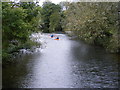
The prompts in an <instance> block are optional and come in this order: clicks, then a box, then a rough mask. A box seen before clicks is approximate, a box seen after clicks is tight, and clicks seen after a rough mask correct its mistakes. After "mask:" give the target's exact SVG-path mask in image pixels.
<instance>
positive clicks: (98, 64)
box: [2, 33, 119, 88]
mask: <svg viewBox="0 0 120 90" xmlns="http://www.w3.org/2000/svg"><path fill="white" fill-rule="evenodd" d="M50 35H51V34H42V35H41V34H39V33H35V34H33V37H35V40H36V41H37V42H42V45H41V47H40V48H39V47H38V48H36V49H34V51H33V52H28V51H24V50H23V51H24V52H23V51H22V53H20V54H19V55H18V56H17V57H16V58H15V60H17V62H18V63H16V64H14V65H10V66H8V67H5V68H3V69H2V70H3V71H2V72H3V73H2V74H3V76H2V78H3V83H2V84H3V88H118V59H119V58H118V55H115V54H109V53H107V52H105V50H104V49H103V48H100V47H97V46H92V45H87V44H85V43H84V42H82V41H80V40H75V39H71V37H68V36H67V35H65V34H54V35H55V36H59V37H60V40H54V38H50Z"/></svg>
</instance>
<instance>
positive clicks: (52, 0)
mask: <svg viewBox="0 0 120 90" xmlns="http://www.w3.org/2000/svg"><path fill="white" fill-rule="evenodd" d="M44 1H46V0H40V1H39V5H40V6H42V4H43V2H44ZM50 1H51V2H52V3H55V4H59V2H61V1H72V0H50Z"/></svg>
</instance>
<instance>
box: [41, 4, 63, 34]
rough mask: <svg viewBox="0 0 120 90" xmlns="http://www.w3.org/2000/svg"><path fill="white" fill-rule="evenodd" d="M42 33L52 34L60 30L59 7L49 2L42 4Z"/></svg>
mask: <svg viewBox="0 0 120 90" xmlns="http://www.w3.org/2000/svg"><path fill="white" fill-rule="evenodd" d="M41 15H42V16H41V17H42V26H43V32H54V31H58V30H60V28H61V26H60V22H61V7H60V6H59V5H55V4H53V3H51V2H44V4H43V8H42V12H41Z"/></svg>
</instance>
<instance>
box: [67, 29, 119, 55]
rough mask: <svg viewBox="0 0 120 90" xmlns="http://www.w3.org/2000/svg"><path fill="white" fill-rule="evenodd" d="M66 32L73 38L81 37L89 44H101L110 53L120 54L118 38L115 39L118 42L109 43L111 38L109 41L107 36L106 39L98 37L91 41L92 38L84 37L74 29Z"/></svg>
mask: <svg viewBox="0 0 120 90" xmlns="http://www.w3.org/2000/svg"><path fill="white" fill-rule="evenodd" d="M65 33H66V34H67V35H68V36H70V37H72V38H77V39H80V40H82V41H84V42H85V43H87V44H90V45H96V46H100V47H102V48H104V49H105V50H106V51H107V52H109V53H114V54H120V48H119V46H118V42H117V40H118V39H117V40H116V41H115V42H117V43H109V41H110V40H109V41H107V39H105V38H104V39H100V38H97V39H95V40H94V41H91V39H90V38H88V39H86V38H83V37H82V36H83V35H80V34H78V33H76V32H74V31H65ZM101 36H102V34H101ZM118 41H119V40H118ZM113 42H114V41H113Z"/></svg>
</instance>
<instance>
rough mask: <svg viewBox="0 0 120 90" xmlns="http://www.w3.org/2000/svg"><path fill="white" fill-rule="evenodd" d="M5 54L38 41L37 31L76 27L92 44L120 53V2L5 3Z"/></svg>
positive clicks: (78, 33) (3, 34)
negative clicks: (35, 38) (119, 9)
mask: <svg viewBox="0 0 120 90" xmlns="http://www.w3.org/2000/svg"><path fill="white" fill-rule="evenodd" d="M2 26H3V27H2V39H3V40H2V46H3V47H2V48H3V50H2V57H3V60H7V59H8V58H9V57H11V55H12V53H13V52H17V51H19V49H22V48H26V49H28V48H31V47H32V46H33V45H36V44H35V43H34V42H32V41H30V38H29V36H30V35H31V33H33V32H39V31H41V32H47V33H49V32H55V31H72V32H73V34H74V35H76V36H78V37H79V38H80V39H81V40H84V41H86V42H87V43H89V44H95V45H99V46H102V47H104V48H105V49H106V50H108V51H110V52H113V53H119V52H120V43H119V40H118V37H120V34H119V33H118V29H119V27H118V26H119V22H118V2H94V3H92V2H72V3H70V2H61V3H60V4H57V5H56V4H54V3H52V2H50V1H46V2H44V3H43V6H42V7H41V6H39V5H38V3H34V2H19V3H15V2H3V3H2Z"/></svg>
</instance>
